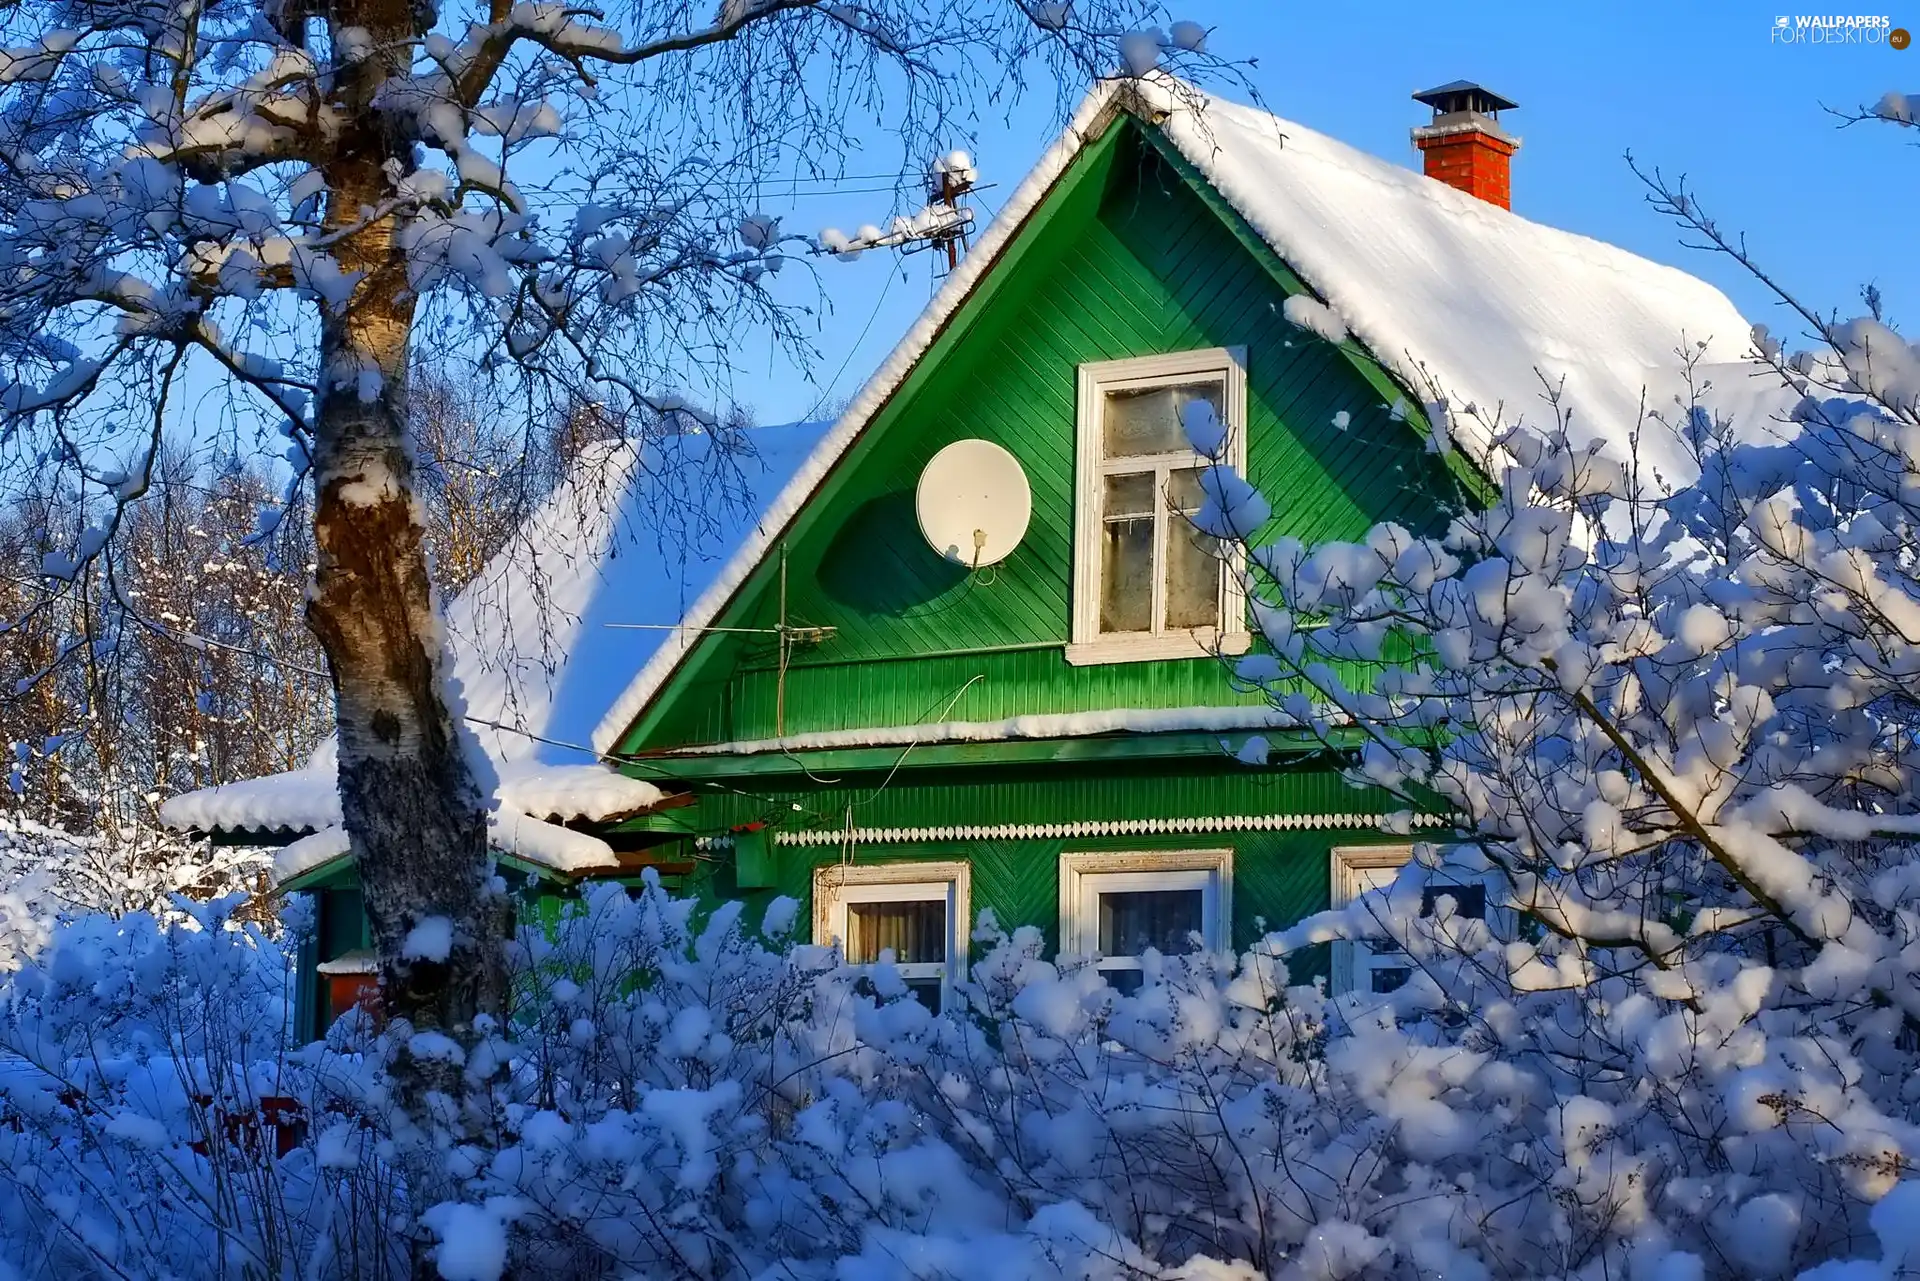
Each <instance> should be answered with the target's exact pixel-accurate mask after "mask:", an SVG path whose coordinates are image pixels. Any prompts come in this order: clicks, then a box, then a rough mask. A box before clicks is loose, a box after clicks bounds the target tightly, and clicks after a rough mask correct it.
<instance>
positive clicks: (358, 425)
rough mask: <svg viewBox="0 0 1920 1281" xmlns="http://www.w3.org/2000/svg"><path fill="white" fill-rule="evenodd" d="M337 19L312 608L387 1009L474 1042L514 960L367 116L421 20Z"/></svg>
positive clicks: (450, 1074) (402, 1051)
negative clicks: (447, 660) (412, 412)
mask: <svg viewBox="0 0 1920 1281" xmlns="http://www.w3.org/2000/svg"><path fill="white" fill-rule="evenodd" d="M331 17H332V21H333V24H334V29H335V30H339V29H341V28H343V27H348V26H358V27H362V28H364V29H366V30H367V31H368V32H369V33H370V34H371V36H372V37H373V43H374V47H375V49H376V50H377V51H378V52H376V53H375V54H374V55H373V56H372V57H370V58H368V59H366V60H364V61H361V62H359V63H356V64H353V66H352V67H350V68H348V69H346V70H344V71H343V72H342V75H343V78H344V81H343V83H342V85H341V86H340V92H341V96H342V97H343V98H344V100H345V102H346V104H347V105H348V106H349V108H350V109H349V111H348V112H347V113H346V115H347V118H348V119H349V120H350V121H352V122H353V123H352V124H351V125H349V126H348V128H347V129H346V130H345V131H343V133H342V134H341V136H340V137H339V139H338V143H337V148H336V150H335V153H334V155H333V157H332V159H331V160H330V161H329V162H328V163H327V164H325V165H324V166H323V168H324V169H325V173H326V178H327V184H328V190H329V192H330V197H329V200H330V203H329V206H328V209H327V211H326V229H327V232H328V233H329V234H330V235H334V236H337V237H339V239H338V241H337V245H336V248H335V249H334V256H335V258H336V260H337V261H338V263H339V265H340V267H341V269H342V270H343V271H346V272H349V273H355V274H358V275H359V276H360V280H359V283H358V284H357V286H356V287H355V288H354V290H353V293H352V296H351V298H350V300H349V301H348V303H347V305H346V306H345V308H344V309H334V308H332V307H328V306H325V305H323V307H322V321H321V369H322V376H321V393H320V396H319V401H318V405H317V407H316V410H317V412H316V414H315V421H314V494H315V508H314V533H315V550H316V554H317V555H316V560H317V569H316V578H315V584H314V590H313V594H312V596H311V598H310V600H309V603H308V607H307V614H308V621H309V623H310V625H311V626H312V628H313V630H314V633H315V634H316V635H317V636H318V637H319V640H320V644H321V646H322V648H323V649H324V650H325V651H326V655H327V658H328V661H329V667H330V670H331V673H332V677H333V684H334V695H335V701H336V704H337V716H338V725H339V731H338V732H339V762H340V765H339V773H340V800H341V809H342V812H343V814H344V817H345V820H346V829H347V833H348V837H349V840H350V841H351V844H352V850H353V856H354V861H355V864H356V865H357V867H358V869H359V876H360V883H361V886H362V890H363V894H364V900H365V903H366V911H367V916H368V920H369V922H370V924H371V926H372V933H373V942H374V946H375V948H376V950H377V952H378V954H379V965H380V992H381V999H382V1001H383V1003H384V1008H385V1011H386V1013H387V1015H388V1016H389V1018H391V1019H394V1020H404V1021H405V1022H406V1024H407V1025H409V1026H410V1028H411V1029H412V1030H413V1031H414V1032H416V1033H419V1032H438V1033H442V1034H444V1035H446V1036H449V1037H451V1038H452V1039H453V1040H454V1041H455V1042H457V1043H459V1044H460V1045H461V1046H462V1047H470V1046H471V1045H472V1044H473V1042H474V1039H475V1035H476V1028H475V1024H476V1019H477V1018H478V1017H479V1016H481V1015H487V1014H497V1013H498V1012H499V1011H500V1010H501V1008H502V1005H503V1002H504V993H505V988H506V980H505V956H504V953H503V950H502V947H501V941H500V930H499V928H498V913H497V911H496V907H495V904H494V903H493V902H492V899H491V895H490V894H489V892H488V889H487V885H488V879H489V878H488V855H487V828H486V810H485V803H484V799H483V797H482V794H481V789H480V786H479V784H478V781H477V780H476V778H475V777H474V772H473V767H472V764H471V763H470V762H469V760H468V757H467V755H466V753H465V751H464V749H463V746H462V739H463V735H462V734H461V733H460V729H459V726H457V725H456V723H455V722H454V719H453V716H452V715H451V713H450V711H449V709H448V707H447V703H446V699H445V697H444V692H443V686H442V682H441V673H440V671H439V667H440V661H441V654H442V644H441V628H442V624H441V621H440V618H439V617H438V611H437V609H436V607H435V602H434V599H433V593H432V588H431V584H430V580H429V577H428V572H427V552H426V544H425V539H424V534H425V531H424V529H423V528H422V526H421V523H420V520H419V507H418V504H417V503H416V502H415V500H414V492H413V464H412V460H411V456H410V454H409V452H408V449H407V444H406V436H405V433H406V422H407V415H406V397H407V366H408V347H409V342H410V339H411V335H412V329H413V322H414V308H415V301H414V295H413V293H412V290H411V289H410V288H409V281H408V278H407V272H406V259H405V254H404V252H403V251H402V250H401V249H400V248H399V247H398V246H397V245H396V244H395V243H394V236H393V225H394V220H393V219H392V218H391V217H389V216H385V215H384V214H382V213H381V212H379V211H380V207H381V204H382V202H383V201H384V200H386V199H387V198H388V196H389V193H390V192H391V190H392V183H391V182H390V181H389V180H388V178H387V176H386V174H387V173H391V172H393V171H394V167H395V166H397V167H398V171H399V172H407V171H410V170H412V169H413V168H414V159H413V143H412V142H411V140H410V139H407V138H404V137H400V136H396V135H395V134H393V133H390V132H387V131H386V130H384V129H382V127H381V122H382V121H383V120H386V119H389V118H390V117H388V116H386V115H384V114H383V113H380V112H376V111H373V110H370V109H367V108H368V105H369V104H370V103H371V102H372V100H373V97H374V95H375V94H376V93H377V92H378V91H379V88H380V85H381V83H382V82H383V81H384V80H385V79H386V78H387V77H388V76H389V75H392V74H398V73H400V72H401V71H403V70H404V66H401V65H397V63H396V61H395V60H397V59H401V58H405V57H407V56H409V51H410V50H411V49H412V47H413V45H414V43H415V42H416V41H417V39H418V35H417V33H416V29H415V24H416V17H417V15H416V13H415V11H414V10H413V9H412V8H411V7H410V6H409V5H408V4H406V3H405V0H344V3H341V4H339V5H337V6H336V7H335V8H334V11H333V13H332V14H331ZM383 170H385V171H386V172H384V173H383ZM436 917H438V918H445V919H446V921H447V922H449V923H450V924H451V927H452V930H451V934H452V944H451V947H450V948H449V949H448V950H446V951H445V952H444V953H442V952H440V950H439V949H438V948H435V947H431V946H430V947H427V948H425V949H420V948H409V947H408V939H409V935H410V934H411V933H412V932H413V930H414V929H415V927H416V926H418V925H419V924H420V923H421V922H422V921H426V920H428V919H430V918H436ZM422 951H424V953H425V954H419V953H421V952H422ZM409 952H413V953H415V954H413V955H409ZM393 1070H394V1071H395V1073H396V1076H397V1083H398V1085H399V1088H400V1103H401V1105H402V1106H403V1107H404V1108H405V1109H406V1110H407V1112H408V1113H409V1114H410V1116H411V1117H412V1118H413V1119H414V1120H415V1121H416V1123H418V1122H422V1121H424V1119H425V1118H426V1115H427V1113H426V1110H425V1104H426V1101H427V1098H428V1096H429V1094H431V1093H435V1092H444V1093H446V1094H448V1095H449V1096H452V1097H456V1098H457V1097H458V1095H459V1092H460V1088H461V1073H460V1069H459V1067H458V1066H457V1064H455V1063H453V1062H451V1061H450V1060H448V1059H446V1058H444V1057H436V1056H433V1055H415V1054H414V1053H413V1052H412V1051H411V1049H410V1048H409V1047H408V1046H407V1045H406V1044H405V1043H404V1042H402V1043H401V1044H399V1045H398V1046H397V1047H396V1053H395V1057H394V1062H393Z"/></svg>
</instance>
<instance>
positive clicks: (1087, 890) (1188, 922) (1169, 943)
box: [1060, 850, 1233, 992]
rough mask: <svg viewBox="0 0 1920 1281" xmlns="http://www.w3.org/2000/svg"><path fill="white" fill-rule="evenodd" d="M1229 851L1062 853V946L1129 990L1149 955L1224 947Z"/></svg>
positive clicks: (1230, 867) (1229, 884)
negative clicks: (1150, 952) (1091, 961)
mask: <svg viewBox="0 0 1920 1281" xmlns="http://www.w3.org/2000/svg"><path fill="white" fill-rule="evenodd" d="M1232 871H1233V852H1232V851H1231V850H1180V851H1171V852H1167V853H1141V854H1062V855H1061V856H1060V949H1061V951H1062V952H1064V953H1067V954H1068V955H1073V956H1089V955H1090V956H1093V957H1095V958H1096V959H1095V962H1094V964H1095V965H1097V966H1098V967H1099V968H1100V970H1101V972H1102V973H1103V974H1104V975H1105V976H1106V979H1107V982H1109V983H1111V984H1112V985H1113V986H1114V987H1115V988H1117V989H1119V990H1120V991H1122V992H1132V991H1134V990H1135V989H1137V988H1138V987H1139V986H1140V984H1141V982H1142V980H1143V977H1144V975H1143V971H1142V965H1143V958H1144V957H1145V955H1146V953H1147V950H1148V949H1149V948H1151V949H1152V950H1154V951H1156V952H1159V953H1160V954H1161V955H1163V956H1177V955H1180V954H1182V953H1185V952H1192V951H1195V950H1198V949H1204V950H1207V951H1219V950H1221V949H1224V948H1225V947H1226V946H1227V922H1228V921H1230V920H1231V919H1232V911H1231V909H1230V897H1229V896H1230V894H1231V890H1232Z"/></svg>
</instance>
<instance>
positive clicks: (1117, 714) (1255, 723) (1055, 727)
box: [662, 704, 1302, 759]
mask: <svg viewBox="0 0 1920 1281" xmlns="http://www.w3.org/2000/svg"><path fill="white" fill-rule="evenodd" d="M1299 728H1302V726H1301V724H1300V722H1299V721H1298V720H1297V719H1296V718H1294V717H1292V716H1289V715H1287V714H1286V713H1285V712H1282V711H1280V710H1279V709H1277V708H1274V707H1270V706H1267V705H1266V704H1251V705H1246V706H1238V707H1146V708H1135V707H1118V708H1108V709H1106V710H1104V711H1097V712H1050V713H1044V714H1040V715H1033V716H1011V717H1008V718H1007V719H1006V720H999V721H941V722H939V723H937V724H932V725H880V726H874V727H871V728H868V729H839V730H821V731H817V732H815V733H811V734H789V735H787V736H786V737H785V738H761V739H746V740H742V741H740V742H734V743H711V744H702V745H700V746H698V747H685V748H680V749H678V750H677V751H675V752H673V753H671V754H670V755H668V756H666V757H663V758H662V759H671V757H672V756H753V755H757V754H760V753H763V752H804V751H823V750H828V749H832V748H838V747H919V746H924V745H928V744H933V743H999V742H1009V741H1014V740H1031V739H1057V738H1091V737H1094V736H1095V735H1099V734H1177V733H1181V732H1186V733H1216V734H1217V733H1222V732H1227V731H1238V730H1251V729H1299Z"/></svg>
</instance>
